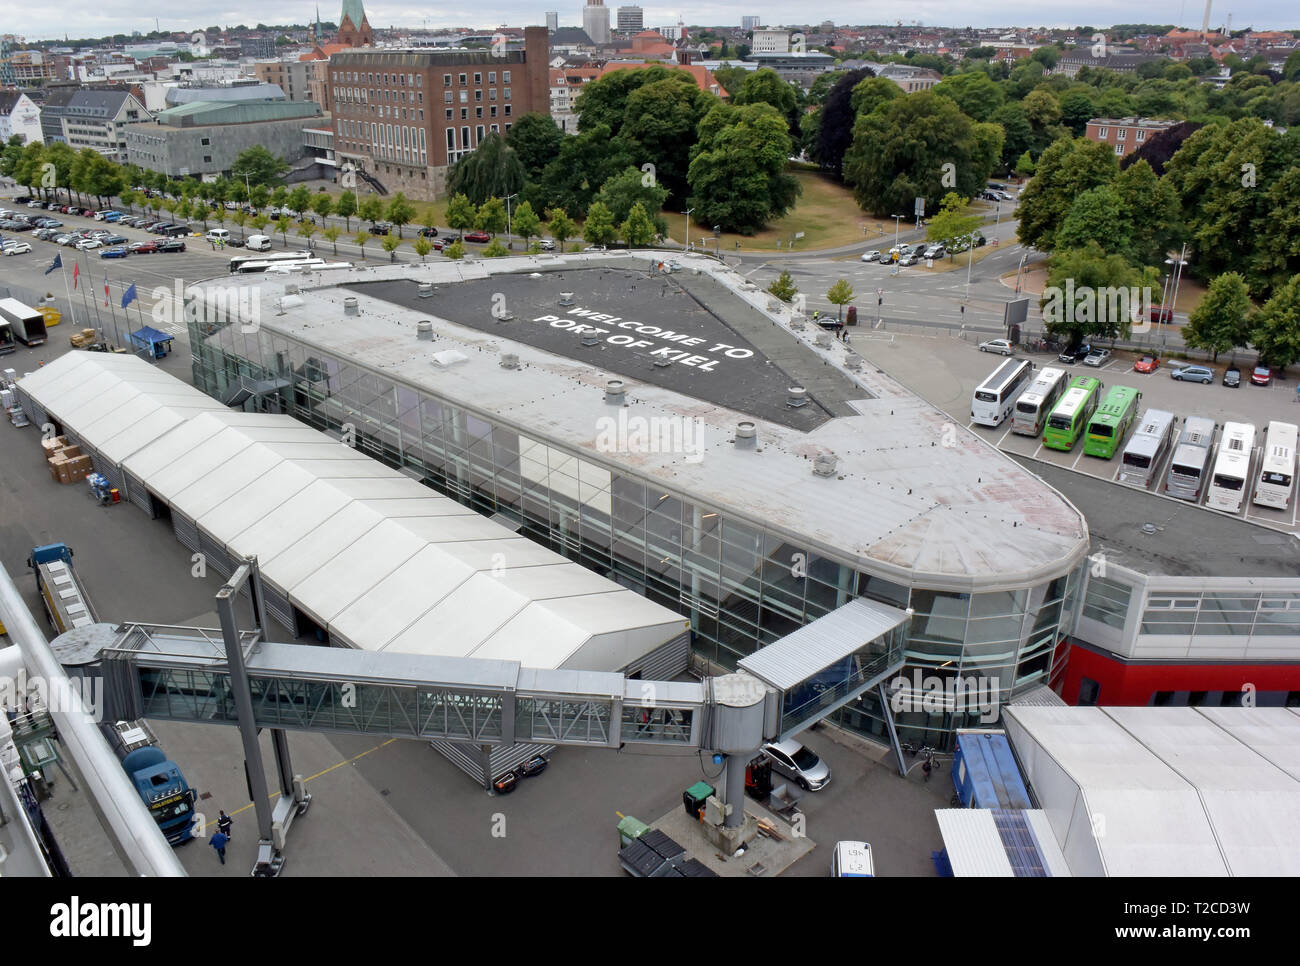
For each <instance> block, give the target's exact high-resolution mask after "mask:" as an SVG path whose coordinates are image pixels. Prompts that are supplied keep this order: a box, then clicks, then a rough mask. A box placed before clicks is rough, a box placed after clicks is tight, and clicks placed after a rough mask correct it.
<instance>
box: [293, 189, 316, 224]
mask: <svg viewBox="0 0 1300 966" xmlns="http://www.w3.org/2000/svg"><path fill="white" fill-rule="evenodd" d="M289 207H290V208H292V209H293V210H294V211H296V212H297V213H298V216H299V217H300V218H304V217H306V215H307V212H309V211H311V189H310V188H308V187H307V186H306V185H299V186H298V187H296V188H294V189H293V190H292V191H290V192H289Z"/></svg>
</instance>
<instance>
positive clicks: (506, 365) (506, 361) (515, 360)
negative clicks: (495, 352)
mask: <svg viewBox="0 0 1300 966" xmlns="http://www.w3.org/2000/svg"><path fill="white" fill-rule="evenodd" d="M501 368H502V369H518V368H519V355H518V354H517V353H514V352H503V353H501Z"/></svg>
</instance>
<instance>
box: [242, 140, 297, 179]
mask: <svg viewBox="0 0 1300 966" xmlns="http://www.w3.org/2000/svg"><path fill="white" fill-rule="evenodd" d="M288 172H289V164H288V163H287V162H286V161H285V160H284V159H283V158H281V157H279V156H277V155H274V154H272V153H271V152H270V151H268V150H267V149H266V148H264V147H262V145H260V144H255V145H253V146H252V147H251V148H249V149H248V150H247V151H241V152H240V154H239V157H237V158H235V160H234V163H233V164H231V166H230V176H231V177H232V178H234V179H235V180H236V181H243V180H244V178H245V177H247V178H248V183H249V184H257V185H269V186H275V185H278V184H282V183H283V181H282V179H283V177H284V176H285V175H286V174H287V173H288Z"/></svg>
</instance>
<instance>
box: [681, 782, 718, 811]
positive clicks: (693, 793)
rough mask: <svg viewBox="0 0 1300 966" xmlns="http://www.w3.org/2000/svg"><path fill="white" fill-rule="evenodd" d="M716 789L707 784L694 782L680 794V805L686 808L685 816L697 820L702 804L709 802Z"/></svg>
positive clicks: (702, 807)
mask: <svg viewBox="0 0 1300 966" xmlns="http://www.w3.org/2000/svg"><path fill="white" fill-rule="evenodd" d="M715 792H716V789H714V787H713V786H712V785H710V784H709V783H708V782H696V783H695V784H694V785H692V786H691V787H690V788H688V789H686V791H684V792H682V804H683V805H684V806H685V807H686V814H687V815H689V816H690V817H691V818H694V819H698V818H699V817H700V812H701V811H703V809H704V803H705V802H707V801H708V800H709V796H710V795H713V794H715Z"/></svg>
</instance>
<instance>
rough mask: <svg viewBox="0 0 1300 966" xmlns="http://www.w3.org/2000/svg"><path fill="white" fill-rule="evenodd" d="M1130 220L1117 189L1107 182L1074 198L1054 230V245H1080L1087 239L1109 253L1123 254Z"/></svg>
mask: <svg viewBox="0 0 1300 966" xmlns="http://www.w3.org/2000/svg"><path fill="white" fill-rule="evenodd" d="M1132 230H1133V223H1132V220H1131V219H1130V217H1129V212H1128V209H1127V208H1126V207H1125V205H1124V203H1123V201H1122V200H1121V199H1120V196H1119V192H1117V191H1116V190H1115V189H1114V188H1113V187H1111V186H1110V185H1108V184H1105V185H1101V186H1099V187H1096V188H1090V189H1089V190H1087V191H1085V192H1084V193H1083V194H1081V195H1079V197H1077V198H1075V199H1074V204H1072V205H1071V206H1070V211H1069V214H1067V215H1066V216H1065V220H1064V221H1063V222H1061V227H1060V229H1059V230H1058V231H1057V232H1056V247H1057V248H1083V247H1085V246H1086V245H1087V244H1088V243H1089V242H1095V243H1096V244H1097V246H1098V247H1099V248H1100V249H1101V250H1102V251H1104V252H1106V253H1107V254H1109V255H1127V254H1128V252H1129V243H1130V240H1131V238H1130V236H1131V234H1132Z"/></svg>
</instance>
